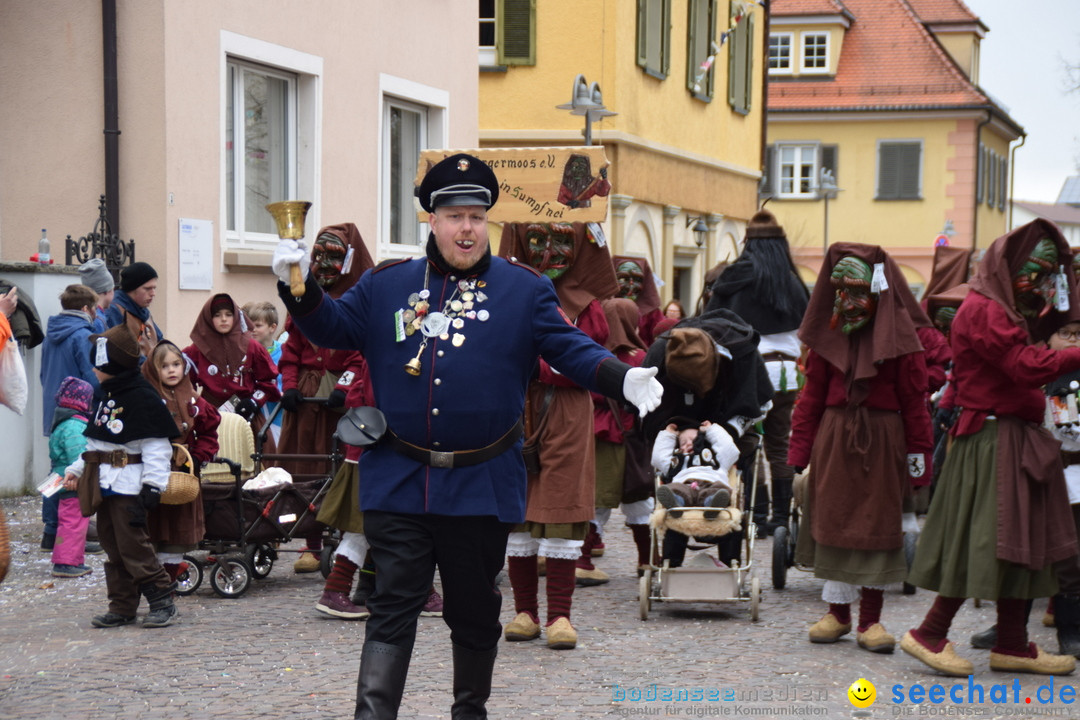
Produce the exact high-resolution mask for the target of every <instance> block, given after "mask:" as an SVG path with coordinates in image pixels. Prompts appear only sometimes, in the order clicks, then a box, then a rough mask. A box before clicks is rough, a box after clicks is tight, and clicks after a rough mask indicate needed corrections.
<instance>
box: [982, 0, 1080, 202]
mask: <svg viewBox="0 0 1080 720" xmlns="http://www.w3.org/2000/svg"><path fill="white" fill-rule="evenodd" d="M965 2H966V4H967V6H968V7H969V8H970V9H971V11H972V12H974V13H975V14H976V15H978V16H979V18H981V19H982V21H983V24H984V25H986V26H987V27H988V28H990V30H989V32H987V33H986V37H985V38H983V41H982V45H981V50H982V62H981V68H980V72H981V75H980V82H979V84H980V85H981V86H982V88H983V89H984V90H986V92H988V93H990V95H992V96H993V97H994V99H995V100H997V102H998V103H1000V104H1001V105H1003V106H1004V107H1005V108H1006V109H1007V110H1008V111H1009V114H1010V115H1011V116H1012V118H1013V119H1014V120H1016V122H1018V123H1020V125H1021V126H1022V127H1023V128H1024V131H1025V132H1027V136H1028V137H1027V141H1026V142H1025V143H1024V145H1023V147H1021V148H1020V149H1019V150H1017V151H1016V168H1015V170H1016V174H1015V186H1014V188H1013V197H1014V198H1015V199H1016V200H1029V201H1035V202H1050V203H1052V202H1054V201H1055V200H1056V199H1057V196H1058V193H1059V192H1060V190H1061V186H1062V184H1063V183H1064V182H1065V178H1066V177H1068V176H1069V175H1080V170H1078V169H1077V168H1078V166H1080V91H1072V92H1069V91H1068V90H1067V87H1068V76H1067V74H1066V71H1065V64H1066V63H1069V64H1071V65H1080V0H1023V2H1017V1H1016V0H965Z"/></svg>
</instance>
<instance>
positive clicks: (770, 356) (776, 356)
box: [761, 352, 799, 362]
mask: <svg viewBox="0 0 1080 720" xmlns="http://www.w3.org/2000/svg"><path fill="white" fill-rule="evenodd" d="M761 359H762V360H764V361H765V362H771V361H773V360H787V361H788V362H795V361H796V360H798V359H799V358H793V357H791V356H790V355H785V354H784V353H782V352H767V353H761Z"/></svg>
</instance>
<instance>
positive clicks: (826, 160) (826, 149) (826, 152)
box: [819, 145, 840, 186]
mask: <svg viewBox="0 0 1080 720" xmlns="http://www.w3.org/2000/svg"><path fill="white" fill-rule="evenodd" d="M838 152H839V146H837V145H822V146H821V157H820V158H819V161H820V163H821V168H822V169H823V170H828V171H829V172H831V173H832V176H833V180H835V181H836V184H837V185H838V186H839V185H840V178H839V176H838V175H837V174H836V156H837V153H838Z"/></svg>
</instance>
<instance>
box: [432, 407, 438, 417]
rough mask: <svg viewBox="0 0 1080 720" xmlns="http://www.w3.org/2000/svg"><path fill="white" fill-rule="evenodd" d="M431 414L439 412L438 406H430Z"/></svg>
mask: <svg viewBox="0 0 1080 720" xmlns="http://www.w3.org/2000/svg"><path fill="white" fill-rule="evenodd" d="M431 414H432V415H438V414H439V408H432V409H431Z"/></svg>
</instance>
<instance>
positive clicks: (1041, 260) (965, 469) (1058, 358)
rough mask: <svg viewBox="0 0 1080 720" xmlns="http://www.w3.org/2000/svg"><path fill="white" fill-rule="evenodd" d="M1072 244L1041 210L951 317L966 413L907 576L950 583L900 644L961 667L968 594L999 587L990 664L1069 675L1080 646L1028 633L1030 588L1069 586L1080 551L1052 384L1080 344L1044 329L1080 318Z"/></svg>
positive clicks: (1004, 241)
mask: <svg viewBox="0 0 1080 720" xmlns="http://www.w3.org/2000/svg"><path fill="white" fill-rule="evenodd" d="M1070 262H1071V252H1070V250H1069V246H1068V244H1067V243H1066V241H1065V238H1064V237H1063V236H1062V234H1061V231H1060V230H1058V228H1057V227H1056V226H1055V225H1054V224H1053V223H1051V222H1049V221H1046V220H1041V219H1040V220H1035V221H1034V222H1031V223H1028V224H1027V225H1023V226H1021V227H1019V228H1016V229H1015V230H1013V231H1012V232H1010V233H1009V234H1007V235H1004V236H1002V237H1000V238H998V239H997V240H995V241H994V242H993V244H991V245H990V247H989V248H987V250H986V253H985V254H984V255H983V259H982V260H981V261H980V263H979V269H978V271H977V272H976V274H975V276H974V277H973V278H972V279H971V283H970V290H969V292H968V294H967V297H965V299H964V302H963V304H962V305H961V306H960V309H959V310H957V312H956V317H955V319H954V320H953V322H952V327H951V332H950V340H951V343H952V350H953V377H954V379H955V383H954V386H955V389H956V407H958V408H959V409H960V412H959V416H958V417H957V419H956V422H955V423H954V424H953V426H952V430H951V433H952V435H953V444H952V447H951V448H950V449H949V452H948V455H947V457H946V459H945V465H944V467H943V468H942V470H941V476H940V478H939V480H938V485H937V489H936V492H935V494H934V502H933V503H932V504H931V506H930V512H929V514H928V515H927V518H926V523H925V526H924V528H923V532H922V534H921V535H920V536H919V545H918V549H917V550H916V553H915V562H914V564H913V565H912V568H911V573H910V574H909V576H908V582H910V583H911V584H913V585H917V586H919V587H923V588H926V589H928V590H934V591H936V592H937V593H938V596H937V598H936V599H935V600H934V604H933V606H932V607H931V608H930V611H929V612H928V613H927V614H926V617H925V618H923V621H922V624H921V625H919V627H917V628H913V629H912V630H911V631H909V632H908V633H907V634H906V635H905V636H904V638H903V640H902V641H901V643H900V647H901V649H903V650H904V651H905V652H907V653H908V654H910V655H912V656H914V657H915V658H917V659H918V660H920V661H921V662H923V663H925V664H926V665H928V666H930V667H931V668H934V669H935V670H937V671H939V672H943V673H945V674H948V675H956V676H967V675H969V674H971V673H973V672H974V668H973V665H972V663H971V662H970V661H969V660H968V659H966V658H963V657H960V656H959V655H957V654H956V652H955V650H954V648H953V644H952V643H951V642H949V640H948V632H949V628H950V627H951V625H952V619H953V617H954V616H955V615H956V613H957V611H958V610H959V609H960V607H961V606H962V605H963V603H964V600H965V599H966V598H969V597H975V598H983V599H990V600H995V601H996V606H997V607H996V609H997V633H996V638H995V643H996V644H995V646H994V647H993V649H992V650H991V652H990V668H991V669H992V670H998V671H1001V672H1014V673H1018V672H1029V673H1038V674H1051V675H1063V674H1068V673H1070V672H1072V671H1073V670H1074V669H1075V667H1076V659H1075V658H1074V657H1073V656H1072V655H1052V654H1050V653H1047V652H1045V651H1043V650H1041V649H1040V648H1039V647H1038V646H1036V645H1035V644H1034V643H1031V642H1029V641H1028V634H1027V613H1028V608H1029V600H1031V599H1032V598H1038V597H1048V596H1050V595H1053V594H1054V593H1055V591H1056V590H1057V584H1056V582H1055V579H1054V573H1053V567H1052V566H1053V564H1054V563H1056V562H1059V561H1063V560H1067V559H1069V558H1071V557H1073V556H1074V555H1075V554H1076V552H1077V546H1076V528H1075V524H1074V519H1073V514H1072V512H1071V509H1070V506H1069V496H1068V490H1067V489H1066V485H1065V478H1064V472H1063V469H1062V462H1061V445H1060V443H1059V442H1058V441H1057V440H1056V439H1055V438H1054V437H1053V436H1052V435H1051V434H1050V432H1049V431H1048V430H1047V429H1046V428H1044V427H1043V426H1042V424H1043V421H1044V417H1045V413H1046V397H1045V395H1044V393H1043V391H1042V389H1041V386H1042V385H1043V384H1044V383H1048V382H1052V381H1053V380H1055V379H1057V378H1059V377H1061V376H1062V375H1064V374H1065V373H1070V372H1073V371H1076V370H1080V348H1075V347H1070V348H1064V349H1061V350H1053V349H1050V348H1047V347H1043V346H1042V345H1041V344H1040V342H1041V341H1045V340H1047V339H1049V338H1050V336H1051V335H1052V334H1053V333H1054V332H1056V331H1057V329H1058V328H1059V327H1060V326H1061V325H1062V324H1064V323H1065V322H1066V321H1071V320H1077V319H1080V313H1078V310H1080V308H1078V307H1077V299H1076V295H1075V289H1076V285H1075V281H1074V279H1073V277H1072V274H1071V273H1068V272H1065V271H1064V268H1068V267H1069V264H1070Z"/></svg>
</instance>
